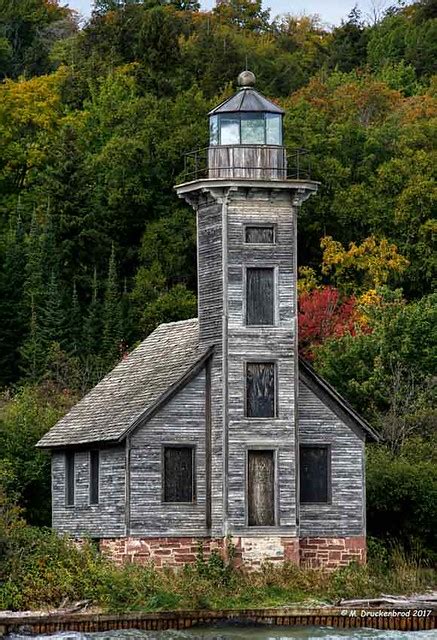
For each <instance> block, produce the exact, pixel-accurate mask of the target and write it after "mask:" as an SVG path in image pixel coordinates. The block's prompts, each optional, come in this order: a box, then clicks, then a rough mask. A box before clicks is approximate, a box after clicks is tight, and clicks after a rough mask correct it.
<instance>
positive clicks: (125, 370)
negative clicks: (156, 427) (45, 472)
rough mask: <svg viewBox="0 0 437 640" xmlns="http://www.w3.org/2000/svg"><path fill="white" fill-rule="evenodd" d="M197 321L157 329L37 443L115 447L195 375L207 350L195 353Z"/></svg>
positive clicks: (197, 350)
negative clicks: (93, 443) (110, 444)
mask: <svg viewBox="0 0 437 640" xmlns="http://www.w3.org/2000/svg"><path fill="white" fill-rule="evenodd" d="M198 334H199V332H198V321H197V318H193V319H191V320H183V321H182V322H171V323H168V324H162V325H160V326H159V327H158V328H157V329H155V331H154V332H153V333H151V334H150V335H149V336H148V337H147V338H146V339H145V340H144V341H143V342H142V343H141V344H140V345H139V347H137V348H136V349H134V351H132V353H130V354H129V355H128V356H127V358H126V359H125V360H122V362H120V363H119V364H118V365H117V366H116V367H115V368H114V369H113V370H112V371H111V372H110V373H109V374H108V375H107V376H106V377H105V378H103V380H101V381H100V382H99V383H98V384H97V385H96V386H95V387H94V388H93V389H92V390H91V391H90V392H89V393H88V394H87V395H86V396H85V397H84V398H82V400H80V402H78V403H77V404H76V405H75V406H74V407H73V408H72V409H71V411H69V413H67V415H65V416H64V417H63V418H61V420H59V422H57V423H56V424H55V426H54V427H52V429H50V431H48V433H46V434H45V435H44V436H43V437H42V438H41V440H40V441H39V442H38V444H37V446H38V447H46V448H52V447H53V448H55V447H67V446H70V445H81V444H88V443H92V442H101V443H110V442H111V443H114V442H119V441H120V440H122V439H123V438H124V437H125V436H126V435H127V433H128V432H129V430H130V429H131V428H134V426H135V425H136V424H137V423H138V422H140V421H142V420H145V419H147V417H148V416H149V415H150V414H151V413H152V412H153V411H154V410H156V408H157V407H158V406H160V405H161V403H162V402H164V401H166V400H167V399H168V398H169V397H170V396H171V395H172V392H174V391H175V390H177V389H178V388H179V387H180V385H181V384H184V383H185V382H187V381H188V379H189V378H190V376H192V375H194V374H195V373H196V372H197V371H198V370H199V368H201V366H202V365H203V362H204V361H205V360H206V358H207V357H208V355H209V353H210V350H205V349H204V350H201V349H199V345H198V343H199V340H198Z"/></svg>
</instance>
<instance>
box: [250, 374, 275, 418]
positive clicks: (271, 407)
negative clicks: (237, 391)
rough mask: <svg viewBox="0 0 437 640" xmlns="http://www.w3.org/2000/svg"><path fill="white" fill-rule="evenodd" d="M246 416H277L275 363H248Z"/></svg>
mask: <svg viewBox="0 0 437 640" xmlns="http://www.w3.org/2000/svg"><path fill="white" fill-rule="evenodd" d="M246 415H247V417H248V418H274V417H275V416H276V396H275V363H274V362H248V363H247V365H246Z"/></svg>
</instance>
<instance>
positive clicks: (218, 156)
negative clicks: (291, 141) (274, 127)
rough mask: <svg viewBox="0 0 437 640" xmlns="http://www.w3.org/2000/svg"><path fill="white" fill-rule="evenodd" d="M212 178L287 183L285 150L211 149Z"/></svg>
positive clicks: (209, 167) (239, 147) (263, 148)
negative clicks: (284, 181) (281, 181)
mask: <svg viewBox="0 0 437 640" xmlns="http://www.w3.org/2000/svg"><path fill="white" fill-rule="evenodd" d="M208 177H209V178H254V179H256V180H285V179H286V177H287V155H286V151H285V148H284V147H280V146H276V145H275V146H266V145H262V146H261V145H236V146H212V147H209V149H208Z"/></svg>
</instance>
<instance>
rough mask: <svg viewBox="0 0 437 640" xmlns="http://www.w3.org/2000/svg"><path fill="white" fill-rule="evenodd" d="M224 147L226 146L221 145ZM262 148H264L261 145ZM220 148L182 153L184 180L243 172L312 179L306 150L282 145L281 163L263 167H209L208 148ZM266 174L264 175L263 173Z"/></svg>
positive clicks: (237, 146)
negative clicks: (282, 156)
mask: <svg viewBox="0 0 437 640" xmlns="http://www.w3.org/2000/svg"><path fill="white" fill-rule="evenodd" d="M256 146H257V145H235V146H229V147H227V148H229V149H236V150H241V149H243V148H247V149H254V148H255V147H256ZM223 148H225V147H223ZM264 148H265V147H264ZM210 149H212V150H215V149H219V147H204V148H202V149H196V150H195V151H189V152H188V153H184V171H183V174H182V176H181V178H182V180H183V181H184V182H189V181H191V180H199V179H202V178H211V177H213V178H214V177H221V178H241V177H244V172H245V171H247V174H248V176H249V175H250V174H257V173H258V172H259V174H260V176H261V177H269V178H271V179H277V180H309V179H311V158H310V154H309V151H308V149H300V148H299V149H296V148H295V149H290V148H286V147H282V149H283V152H284V160H285V161H284V162H283V165H284V166H278V165H276V166H266V165H264V164H258V165H255V164H254V165H249V164H244V166H239V165H235V164H228V165H223V166H217V165H216V164H214V166H209V157H208V152H209V150H210ZM263 173H264V174H265V175H264V176H263V175H262V174H263Z"/></svg>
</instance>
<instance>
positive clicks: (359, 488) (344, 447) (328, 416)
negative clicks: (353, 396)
mask: <svg viewBox="0 0 437 640" xmlns="http://www.w3.org/2000/svg"><path fill="white" fill-rule="evenodd" d="M299 440H300V442H301V443H305V444H329V445H330V448H331V482H332V485H331V487H332V489H331V496H332V502H331V504H301V505H300V536H301V537H317V536H334V537H340V536H353V535H362V534H364V533H365V515H364V513H365V512H364V509H365V497H364V491H365V485H364V442H363V440H362V438H360V437H358V435H356V434H355V433H354V432H353V431H352V430H351V428H350V427H348V426H347V425H345V424H344V423H343V422H342V421H341V420H340V419H339V418H338V417H337V416H336V415H335V414H334V413H333V412H332V411H331V410H330V409H329V408H328V407H327V406H326V405H325V404H323V403H322V402H321V400H319V398H318V397H317V396H316V395H315V394H314V393H313V392H312V391H311V390H310V389H308V387H306V386H305V385H304V384H301V385H300V387H299Z"/></svg>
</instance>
